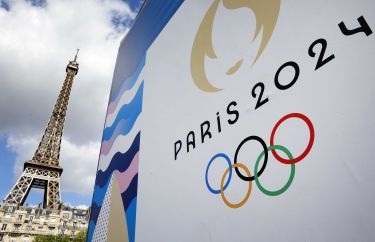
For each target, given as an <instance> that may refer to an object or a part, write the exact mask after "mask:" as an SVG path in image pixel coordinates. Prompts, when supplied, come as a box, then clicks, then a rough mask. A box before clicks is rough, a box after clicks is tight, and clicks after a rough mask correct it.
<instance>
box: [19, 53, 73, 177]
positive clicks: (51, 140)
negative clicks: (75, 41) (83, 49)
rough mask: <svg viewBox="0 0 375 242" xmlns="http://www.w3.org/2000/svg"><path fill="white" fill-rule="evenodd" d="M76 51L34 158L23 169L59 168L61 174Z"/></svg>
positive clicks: (68, 66)
mask: <svg viewBox="0 0 375 242" xmlns="http://www.w3.org/2000/svg"><path fill="white" fill-rule="evenodd" d="M78 51H79V49H77V53H76V55H75V57H74V60H73V61H69V63H68V65H67V67H66V78H65V81H64V83H63V85H62V88H61V91H60V93H59V96H58V98H57V101H56V104H55V106H54V108H53V111H52V114H51V117H50V119H49V121H48V124H47V127H46V129H45V131H44V134H43V137H42V139H41V141H40V143H39V146H38V148H37V150H36V151H35V154H34V157H33V158H32V160H30V161H28V162H26V163H25V167H26V165H27V164H29V163H33V164H38V165H43V166H49V167H53V168H59V169H61V172H62V168H61V167H60V164H59V158H60V146H61V138H62V134H63V129H64V122H65V117H66V112H67V108H68V102H69V97H70V91H71V88H72V84H73V79H74V76H75V75H77V73H78V69H79V64H78V63H77V56H78Z"/></svg>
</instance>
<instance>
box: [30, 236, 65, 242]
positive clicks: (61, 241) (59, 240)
mask: <svg viewBox="0 0 375 242" xmlns="http://www.w3.org/2000/svg"><path fill="white" fill-rule="evenodd" d="M33 241H34V242H54V241H56V242H69V241H70V240H69V237H68V236H66V235H64V236H61V235H56V236H55V235H37V236H35V238H34V240H33Z"/></svg>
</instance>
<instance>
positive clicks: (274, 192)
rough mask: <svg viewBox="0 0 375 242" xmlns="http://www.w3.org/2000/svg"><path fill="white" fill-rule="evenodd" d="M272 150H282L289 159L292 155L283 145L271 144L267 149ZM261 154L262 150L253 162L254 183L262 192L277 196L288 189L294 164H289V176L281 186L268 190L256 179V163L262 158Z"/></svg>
mask: <svg viewBox="0 0 375 242" xmlns="http://www.w3.org/2000/svg"><path fill="white" fill-rule="evenodd" d="M272 150H281V151H282V152H284V153H285V154H286V155H287V156H288V158H289V160H292V159H293V156H292V154H291V153H290V151H289V150H288V149H287V148H285V147H284V146H281V145H273V146H270V147H268V148H267V151H272ZM263 156H264V151H263V152H262V153H260V155H259V157H258V159H257V161H256V162H255V172H254V180H255V183H256V184H257V187H258V188H259V190H261V191H262V192H263V193H264V194H266V195H268V196H278V195H280V194H282V193H284V192H285V191H286V190H288V188H289V187H290V185H291V184H292V182H293V178H294V174H295V171H296V168H295V164H291V166H290V169H291V170H290V176H289V179H288V182H287V183H286V184H285V185H284V186H283V187H282V188H280V189H279V190H276V191H269V190H267V189H265V188H264V187H263V186H262V185H261V184H260V182H259V179H258V165H259V162H260V160H261V159H262V157H263Z"/></svg>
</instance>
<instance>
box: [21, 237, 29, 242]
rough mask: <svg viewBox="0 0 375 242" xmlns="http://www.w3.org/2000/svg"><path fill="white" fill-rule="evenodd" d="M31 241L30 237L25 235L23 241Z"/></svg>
mask: <svg viewBox="0 0 375 242" xmlns="http://www.w3.org/2000/svg"><path fill="white" fill-rule="evenodd" d="M29 241H30V239H29V237H25V238H23V239H22V242H29Z"/></svg>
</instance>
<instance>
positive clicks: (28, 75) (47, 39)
mask: <svg viewBox="0 0 375 242" xmlns="http://www.w3.org/2000/svg"><path fill="white" fill-rule="evenodd" d="M142 2H143V1H142V0H127V1H124V0H80V1H76V0H0V36H1V37H0V73H1V74H0V200H3V199H4V198H5V196H6V194H7V193H8V192H9V191H10V189H11V188H12V186H13V185H14V184H15V182H16V181H17V179H18V178H19V176H20V175H21V173H22V169H23V163H24V162H25V161H26V160H30V159H31V158H32V156H33V154H34V152H35V149H36V148H37V145H38V143H39V141H40V138H41V136H42V134H43V132H44V129H45V126H46V125H47V122H48V119H49V116H50V114H51V112H52V109H53V106H54V104H55V101H56V99H57V96H58V93H59V91H60V89H61V86H62V84H63V81H64V79H65V67H66V65H67V63H68V61H69V60H72V59H73V58H74V54H75V51H76V49H77V48H80V53H79V56H78V62H79V64H80V69H79V72H78V74H77V76H76V77H75V79H74V83H73V88H72V92H71V96H70V101H69V107H68V113H67V118H66V121H65V128H64V134H63V140H62V145H61V155H60V165H61V166H62V167H63V168H64V172H63V174H62V177H61V191H62V201H63V202H64V203H69V204H71V205H74V206H81V205H84V206H88V205H90V204H91V197H92V192H93V188H94V180H95V173H96V168H97V162H98V157H99V148H100V140H101V135H102V129H103V125H104V119H105V113H106V107H107V102H108V97H109V91H110V86H111V80H112V75H113V70H114V65H115V60H116V55H117V51H118V46H119V44H120V41H121V40H122V38H123V37H124V36H125V35H126V33H127V32H128V30H129V28H130V27H131V25H132V23H133V20H134V18H135V17H136V14H137V12H138V10H139V8H140V6H141V4H142ZM42 199H43V194H42V192H41V191H39V190H38V189H32V191H31V193H30V195H29V197H28V199H27V200H26V203H28V204H30V205H35V204H38V203H40V202H42Z"/></svg>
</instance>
